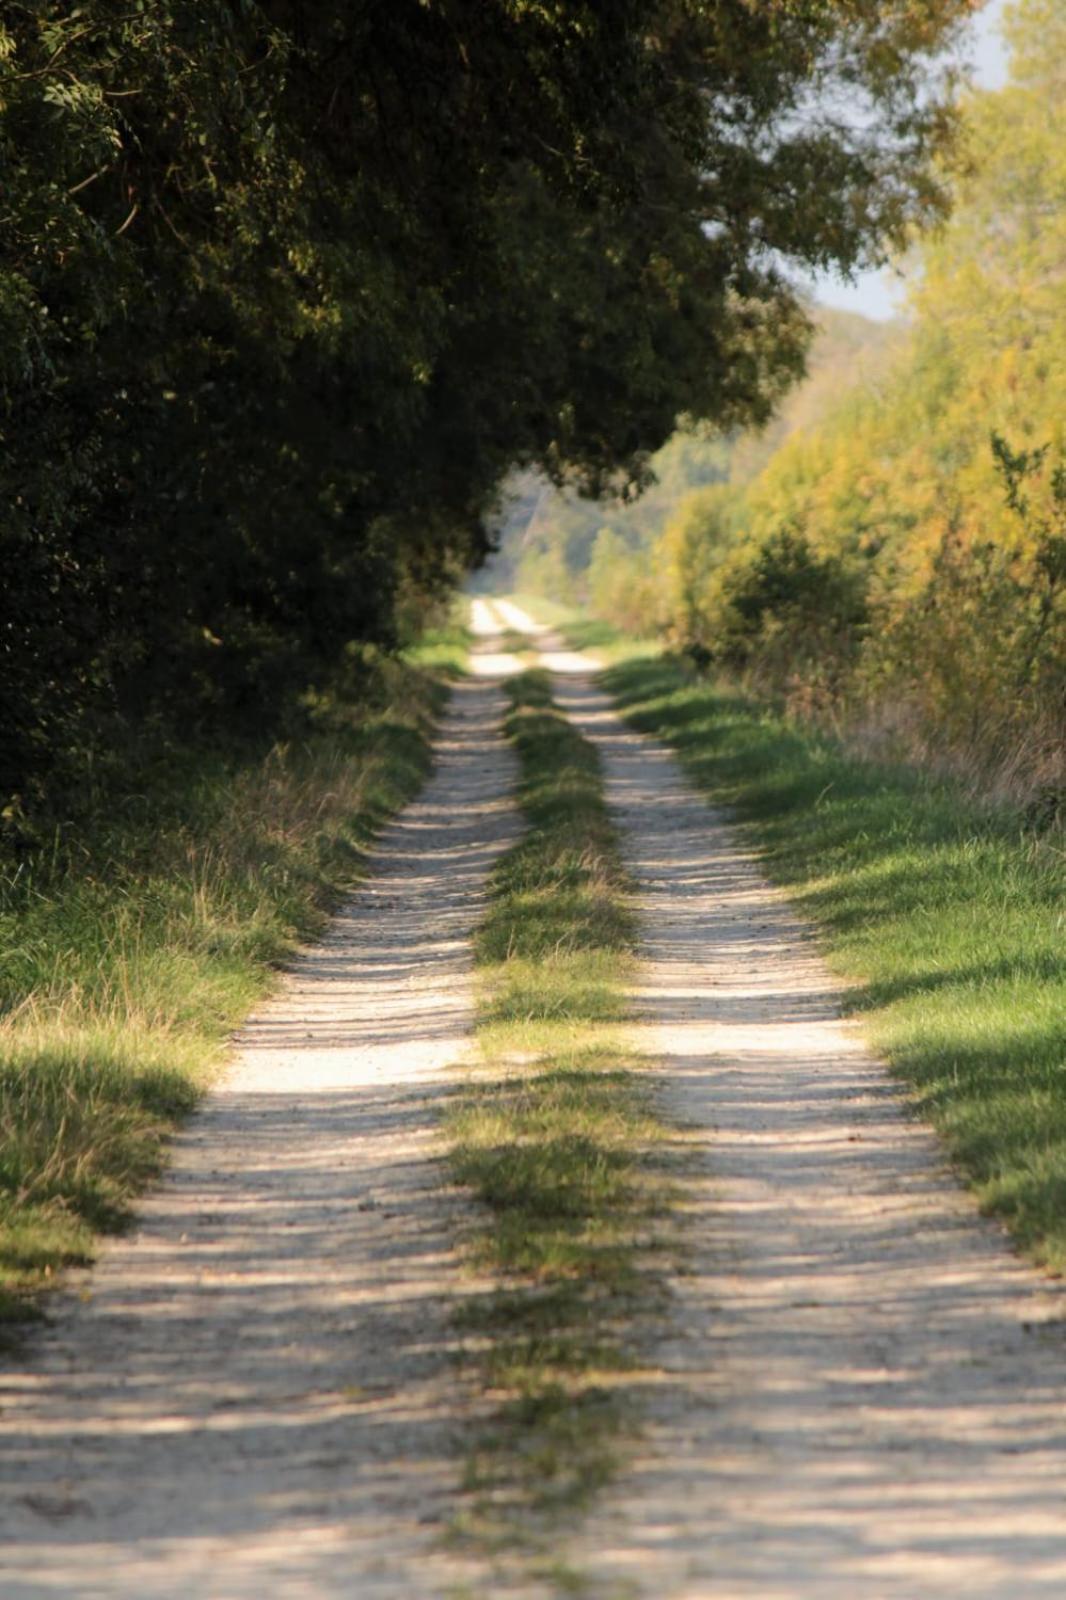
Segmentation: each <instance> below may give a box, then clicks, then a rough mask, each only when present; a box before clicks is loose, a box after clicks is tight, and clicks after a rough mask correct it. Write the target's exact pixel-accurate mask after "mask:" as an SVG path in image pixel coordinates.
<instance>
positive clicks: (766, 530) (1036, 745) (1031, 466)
mask: <svg viewBox="0 0 1066 1600" xmlns="http://www.w3.org/2000/svg"><path fill="white" fill-rule="evenodd" d="M1006 26H1007V32H1008V38H1009V41H1010V44H1011V50H1012V54H1011V76H1010V80H1009V82H1008V83H1007V85H1006V86H1005V87H1004V88H1003V89H1002V90H998V91H995V92H987V91H985V92H973V93H971V94H970V95H969V96H968V97H967V99H966V100H965V101H964V104H963V112H964V118H963V124H962V137H961V141H960V148H961V151H962V154H963V156H964V161H963V162H962V163H961V164H960V166H959V168H958V169H957V170H956V172H955V174H954V176H953V178H952V201H953V206H952V211H951V215H950V218H949V220H948V221H947V222H946V223H945V224H944V225H942V226H941V227H939V228H937V229H935V230H933V231H932V232H930V233H928V234H926V235H925V236H924V238H923V239H922V240H921V241H920V242H919V243H918V244H917V245H916V247H915V251H914V265H915V268H916V270H915V271H914V272H913V274H912V285H913V286H912V292H911V308H910V309H911V317H910V320H909V322H908V323H907V324H906V325H905V326H904V327H902V328H901V329H900V330H899V332H898V333H897V334H895V335H893V336H891V337H890V339H889V342H888V345H887V347H885V348H883V349H882V351H881V353H880V355H879V356H878V358H877V360H876V361H875V362H874V364H873V365H872V367H870V366H869V365H868V368H867V381H866V382H864V383H861V384H854V383H850V384H849V382H848V371H847V368H846V367H844V368H842V366H841V364H840V362H839V361H838V360H837V359H835V358H834V359H832V360H831V361H830V364H829V366H828V368H827V369H826V370H827V371H828V372H829V374H830V375H831V376H833V377H834V378H835V382H836V387H837V391H838V392H837V393H836V394H835V395H834V394H833V391H832V386H830V387H829V388H828V390H827V389H826V388H825V386H824V385H820V384H819V382H818V381H815V382H812V383H811V384H810V385H808V386H807V388H806V390H805V391H797V393H796V395H795V396H794V397H793V398H792V400H791V401H790V403H789V406H788V407H787V408H786V412H785V415H786V416H788V415H791V416H792V417H793V418H795V419H797V420H801V421H805V422H806V424H807V425H806V426H797V427H795V428H794V429H792V431H790V432H789V433H788V434H787V436H786V437H784V438H783V439H782V437H781V431H780V424H778V426H777V430H776V435H775V434H774V433H771V434H770V436H769V441H767V439H766V438H765V437H764V438H763V439H762V440H756V441H754V442H753V444H752V445H751V446H743V445H738V446H734V448H733V450H732V452H731V456H730V463H729V465H730V467H731V469H732V470H731V472H730V482H729V484H728V485H724V486H722V487H720V488H717V489H709V490H708V489H704V490H701V491H699V492H698V493H696V494H693V495H690V496H688V497H683V498H682V500H681V501H680V503H679V504H678V505H677V507H676V508H675V511H674V514H673V515H672V516H671V517H668V518H667V519H666V520H665V525H663V526H662V527H661V532H659V531H656V533H655V534H654V536H653V539H652V543H651V546H650V548H642V549H640V550H638V551H637V553H636V555H635V556H633V557H631V558H630V560H629V564H628V573H627V572H626V571H625V570H624V569H625V567H626V562H625V561H624V560H623V561H622V562H621V563H620V562H619V561H618V560H617V559H616V560H615V561H614V562H613V568H614V571H613V576H612V580H611V584H610V585H609V586H608V587H607V588H604V586H603V582H602V578H601V583H600V589H601V595H600V597H601V599H605V600H606V607H607V609H608V610H611V609H612V608H613V611H614V614H615V616H616V617H618V618H619V619H620V620H630V619H629V610H631V609H632V603H633V597H636V599H637V601H638V602H639V603H640V604H641V605H643V607H644V611H645V615H646V616H648V615H649V614H651V615H654V616H656V617H657V619H658V620H659V621H660V623H661V624H662V625H663V626H664V627H665V628H666V629H667V630H668V631H670V632H671V633H672V634H673V635H674V637H676V638H679V639H681V640H685V641H687V642H689V643H690V644H692V645H694V646H696V647H698V648H701V649H705V650H708V651H710V652H712V653H717V654H718V655H719V656H720V658H721V659H724V660H729V661H730V662H731V663H732V664H733V665H734V666H741V667H743V668H745V669H746V670H748V671H751V672H752V673H754V674H755V676H756V677H758V678H760V679H761V680H762V681H763V683H764V684H765V683H769V684H770V685H772V687H773V688H774V689H776V690H778V691H782V692H784V693H786V694H787V695H791V696H794V697H795V700H796V703H797V704H799V705H801V706H810V705H811V704H812V703H813V704H815V705H816V706H819V707H821V709H823V710H824V709H826V704H827V701H829V702H832V704H831V710H832V714H833V716H834V718H835V719H837V721H838V722H839V720H840V719H841V718H842V717H846V716H847V715H848V714H850V715H851V716H852V717H853V718H854V719H856V720H857V721H858V722H859V723H862V724H863V725H864V726H865V727H866V728H867V730H869V729H871V728H880V729H881V730H882V732H886V733H887V734H889V735H891V736H892V737H893V738H895V737H897V736H898V737H901V738H902V739H903V741H904V743H905V745H906V746H907V747H908V749H910V750H917V751H918V752H919V753H923V752H924V753H925V754H931V755H934V756H935V758H936V759H938V760H944V759H949V758H954V759H957V760H959V761H961V762H963V763H966V764H971V765H974V766H976V767H978V768H980V769H982V770H983V771H984V772H985V773H986V774H987V773H989V772H993V773H998V774H1000V775H1004V774H1005V775H1006V777H1005V778H1004V781H1005V782H1008V780H1009V784H1010V785H1014V784H1015V780H1017V784H1016V786H1020V787H1022V788H1024V787H1025V786H1026V785H1028V786H1029V787H1030V788H1031V789H1035V790H1040V789H1041V788H1044V789H1046V790H1048V791H1049V792H1051V791H1055V792H1056V793H1059V792H1060V791H1061V785H1062V783H1063V780H1064V778H1066V771H1064V766H1063V760H1064V751H1066V433H1064V416H1063V397H1064V396H1066V95H1064V93H1063V89H1064V86H1066V85H1064V63H1066V14H1064V13H1063V11H1062V8H1061V7H1060V6H1059V5H1057V4H1055V3H1053V0H1022V3H1021V4H1018V5H1016V6H1015V7H1012V8H1011V9H1009V10H1008V12H1007V13H1006ZM838 320H839V319H832V318H831V319H830V326H832V325H833V323H834V321H838ZM816 349H817V350H819V351H820V352H824V353H825V354H826V355H829V354H830V352H831V350H832V345H831V343H828V344H827V343H826V341H825V340H824V339H823V341H822V343H821V345H820V346H819V347H816ZM855 365H856V362H855V361H854V359H851V360H850V361H849V362H848V366H850V367H851V368H854V367H855ZM821 376H822V373H820V372H818V371H816V373H815V377H816V379H817V378H819V377H821ZM820 390H821V392H820ZM827 398H828V399H829V400H830V401H831V403H830V404H829V405H828V406H827V405H826V404H825V401H826V399H827ZM819 410H820V413H821V414H819ZM767 442H770V443H771V444H772V445H776V448H774V449H772V450H771V451H770V452H769V457H768V459H767V458H766V457H764V458H763V460H762V462H761V470H758V471H757V472H755V473H754V474H753V475H752V474H750V473H747V472H745V470H744V469H745V467H746V466H750V464H751V462H752V460H753V459H754V460H755V461H756V462H758V455H757V453H756V454H754V456H753V451H754V452H757V451H759V450H761V449H763V448H764V446H765V444H766V443H767ZM649 573H653V574H654V575H655V578H656V582H655V584H654V586H653V591H652V592H651V593H650V594H649V589H648V574H649ZM597 576H598V574H597V572H596V569H595V566H593V567H591V568H590V569H589V575H588V584H589V589H590V592H591V591H592V590H593V588H594V584H593V579H594V578H596V577H597ZM593 598H594V599H595V598H596V595H595V594H594V595H593ZM627 608H628V609H627Z"/></svg>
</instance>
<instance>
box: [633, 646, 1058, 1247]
mask: <svg viewBox="0 0 1066 1600" xmlns="http://www.w3.org/2000/svg"><path fill="white" fill-rule="evenodd" d="M606 683H607V687H608V688H609V690H610V691H611V693H612V694H613V695H614V696H615V697H616V699H617V701H618V703H619V705H620V707H621V709H622V710H623V712H624V713H625V714H626V716H627V717H629V719H630V720H631V721H632V722H633V723H634V724H635V725H636V726H637V727H639V728H641V729H644V730H646V731H647V732H649V733H653V734H656V735H657V736H658V737H659V738H661V739H664V740H666V741H667V742H669V743H670V744H671V745H673V747H674V748H675V750H677V752H678V754H679V755H680V757H681V759H682V761H683V762H684V765H685V766H686V768H687V769H688V772H689V774H690V775H691V776H692V778H693V779H694V780H695V782H696V783H697V784H698V785H699V787H700V788H702V789H703V790H704V791H705V792H706V793H707V795H708V796H709V797H710V798H711V799H712V800H715V801H718V802H722V803H725V804H727V805H729V806H731V807H732V808H733V810H734V811H735V813H736V815H737V816H738V817H739V819H740V820H741V822H742V823H744V824H745V825H746V826H747V829H748V832H749V835H750V836H751V837H752V838H753V839H754V841H755V842H756V843H757V844H758V845H759V846H760V847H761V850H762V853H763V860H764V862H765V865H766V868H767V870H768V872H769V873H770V874H771V876H773V877H774V878H775V879H776V881H777V882H778V883H781V884H784V885H785V886H787V888H788V889H789V890H790V891H791V893H792V895H793V896H794V898H795V899H796V901H797V903H798V904H799V905H800V907H801V908H802V909H803V910H804V911H805V912H806V913H807V914H808V916H810V917H811V919H812V920H813V921H814V922H815V923H816V924H817V925H818V926H819V927H820V929H821V930H822V932H823V934H824V936H825V948H826V950H827V953H828V956H829V959H830V961H831V964H832V965H833V967H834V968H835V970H836V971H837V972H838V973H839V974H840V975H841V976H842V977H844V978H845V979H847V980H849V982H848V984H847V987H846V989H845V994H846V1000H847V1004H848V1005H849V1007H850V1009H851V1010H852V1011H854V1012H857V1013H859V1014H861V1016H862V1018H863V1020H864V1023H865V1028H866V1032H867V1034H868V1037H869V1038H870V1039H871V1041H872V1042H873V1044H874V1045H875V1046H876V1047H877V1048H878V1049H879V1050H880V1051H881V1052H882V1053H883V1055H884V1056H885V1057H886V1058H887V1059H888V1061H889V1062H890V1063H891V1065H892V1066H893V1068H894V1069H895V1070H896V1072H897V1073H898V1074H899V1075H900V1076H901V1077H902V1078H903V1079H905V1080H906V1081H907V1083H908V1084H909V1085H910V1086H911V1087H912V1090H913V1094H914V1097H915V1100H916V1102H917V1105H918V1107H919V1108H920V1110H921V1112H922V1113H923V1114H924V1115H926V1116H927V1117H928V1118H929V1119H930V1120H931V1121H932V1122H933V1123H934V1125H935V1126H936V1127H937V1129H938V1130H939V1131H940V1133H941V1134H942V1136H943V1138H944V1140H945V1141H946V1144H947V1148H948V1150H949V1151H950V1153H951V1155H952V1157H953V1159H954V1160H955V1162H956V1164H957V1165H958V1167H959V1169H960V1170H961V1172H962V1173H963V1175H964V1176H965V1177H966V1178H967V1180H968V1181H969V1182H970V1183H971V1184H972V1185H973V1187H974V1189H975V1190H976V1193H977V1195H978V1197H979V1199H980V1202H981V1204H982V1206H983V1208H984V1209H986V1210H987V1211H988V1212H990V1213H993V1214H995V1215H996V1216H998V1217H1000V1218H1002V1219H1003V1220H1004V1221H1005V1222H1006V1223H1007V1224H1008V1226H1009V1227H1010V1228H1011V1230H1012V1231H1013V1233H1014V1235H1015V1237H1016V1239H1017V1240H1018V1242H1019V1243H1020V1244H1021V1245H1022V1246H1023V1248H1024V1249H1026V1250H1027V1251H1028V1252H1029V1253H1030V1254H1031V1255H1032V1256H1033V1258H1034V1259H1035V1260H1036V1261H1038V1262H1040V1263H1042V1264H1044V1265H1046V1266H1047V1267H1048V1268H1050V1269H1051V1270H1053V1271H1056V1272H1062V1271H1063V1270H1066V850H1064V848H1063V846H1064V840H1063V837H1062V834H1061V832H1060V833H1058V834H1057V835H1052V834H1044V835H1037V834H1034V833H1033V832H1032V831H1027V830H1026V829H1025V828H1024V827H1023V825H1022V819H1021V818H1020V817H1019V816H1017V815H1016V814H1010V813H1007V812H998V813H994V812H990V811H989V810H988V809H987V808H984V809H982V808H981V807H979V806H978V805H977V804H975V803H974V802H973V801H972V800H969V799H968V798H967V797H966V795H965V794H964V793H963V791H962V790H961V789H960V788H959V787H958V786H956V785H953V784H951V783H948V782H944V781H940V780H936V779H933V778H932V777H930V776H928V775H925V774H922V773H919V772H915V771H914V770H911V769H906V768H886V767H885V766H884V765H880V764H878V765H874V764H871V763H868V762H864V761H862V760H860V759H857V758H856V757H854V756H852V755H849V754H848V753H847V752H846V751H844V750H842V749H841V748H840V747H839V746H838V745H836V744H835V743H834V742H833V741H831V740H829V739H824V738H820V737H818V736H817V735H815V734H812V733H810V732H808V731H804V730H803V729H800V728H797V727H796V726H795V725H791V724H789V723H788V722H786V721H785V720H783V719H782V718H780V717H778V716H775V715H773V714H771V713H769V712H768V711H767V710H766V709H765V708H764V707H760V706H759V705H757V704H754V703H752V702H750V701H748V700H746V699H744V698H743V696H741V695H739V694H737V693H733V692H730V691H728V690H727V689H723V688H722V687H721V686H715V685H713V684H710V683H705V682H700V681H698V680H695V679H693V677H692V676H691V675H690V674H688V673H686V671H685V670H684V669H683V668H682V667H681V666H679V665H678V664H677V663H675V662H671V661H670V660H667V659H659V660H649V659H634V660H631V661H629V662H625V663H622V664H620V665H618V666H616V667H614V668H613V669H612V670H611V671H610V672H609V673H608V675H607V679H606Z"/></svg>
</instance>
